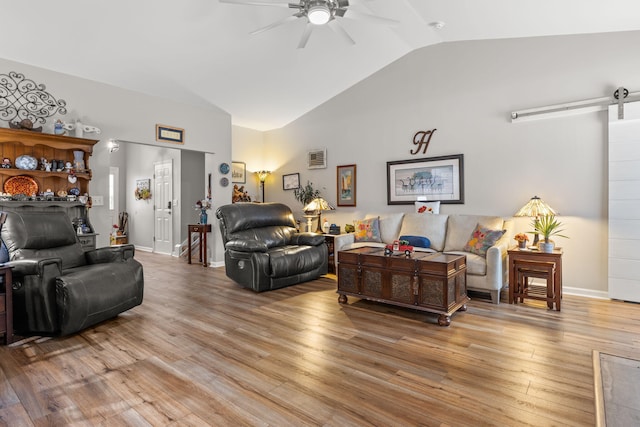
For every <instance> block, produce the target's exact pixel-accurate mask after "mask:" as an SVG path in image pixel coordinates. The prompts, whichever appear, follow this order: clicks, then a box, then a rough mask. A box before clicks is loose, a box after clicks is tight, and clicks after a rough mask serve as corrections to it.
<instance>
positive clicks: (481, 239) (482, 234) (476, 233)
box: [463, 224, 507, 256]
mask: <svg viewBox="0 0 640 427" xmlns="http://www.w3.org/2000/svg"><path fill="white" fill-rule="evenodd" d="M506 231H507V230H490V229H488V228H485V227H483V226H481V225H480V224H478V225H476V228H475V230H473V233H471V237H470V238H469V241H468V242H467V244H466V245H465V247H464V249H463V250H464V251H465V252H471V253H472V254H477V255H482V256H486V255H487V250H489V248H490V247H491V246H493V245H495V244H496V242H497V241H498V240H499V239H500V238H501V237H502V235H503V234H504V233H505V232H506Z"/></svg>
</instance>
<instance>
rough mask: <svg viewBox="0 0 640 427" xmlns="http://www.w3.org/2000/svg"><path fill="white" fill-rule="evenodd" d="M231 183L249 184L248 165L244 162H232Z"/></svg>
mask: <svg viewBox="0 0 640 427" xmlns="http://www.w3.org/2000/svg"><path fill="white" fill-rule="evenodd" d="M231 182H233V183H234V184H245V183H246V182H247V165H246V164H245V163H244V162H231Z"/></svg>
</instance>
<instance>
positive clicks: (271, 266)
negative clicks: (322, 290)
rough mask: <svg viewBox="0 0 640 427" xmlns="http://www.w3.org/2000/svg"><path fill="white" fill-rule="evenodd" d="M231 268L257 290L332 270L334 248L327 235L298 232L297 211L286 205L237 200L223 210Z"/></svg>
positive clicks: (229, 272) (219, 215)
mask: <svg viewBox="0 0 640 427" xmlns="http://www.w3.org/2000/svg"><path fill="white" fill-rule="evenodd" d="M216 217H217V218H218V219H219V220H220V231H221V233H222V241H223V242H224V245H225V254H224V261H225V271H226V273H227V276H228V277H229V278H231V279H233V280H235V281H236V282H238V283H239V284H240V285H242V286H244V287H246V288H249V289H252V290H254V291H256V292H262V291H268V290H272V289H278V288H282V287H285V286H290V285H295V284H297V283H301V282H305V281H308V280H313V279H316V278H318V277H320V276H321V275H323V274H327V268H328V260H329V258H328V249H327V245H326V244H325V238H324V236H323V235H321V234H315V233H298V232H297V231H296V223H295V220H294V218H293V213H292V212H291V209H289V207H288V206H286V205H283V204H281V203H235V204H231V205H225V206H221V207H219V208H218V210H217V211H216Z"/></svg>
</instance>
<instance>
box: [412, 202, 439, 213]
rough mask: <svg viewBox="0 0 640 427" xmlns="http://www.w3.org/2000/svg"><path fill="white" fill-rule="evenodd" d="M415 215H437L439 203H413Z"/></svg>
mask: <svg viewBox="0 0 640 427" xmlns="http://www.w3.org/2000/svg"><path fill="white" fill-rule="evenodd" d="M415 207H416V213H424V214H439V213H440V201H437V202H415Z"/></svg>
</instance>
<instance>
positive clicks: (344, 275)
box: [338, 247, 469, 326]
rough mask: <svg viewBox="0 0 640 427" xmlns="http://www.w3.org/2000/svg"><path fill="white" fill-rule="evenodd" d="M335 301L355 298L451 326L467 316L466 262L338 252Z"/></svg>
mask: <svg viewBox="0 0 640 427" xmlns="http://www.w3.org/2000/svg"><path fill="white" fill-rule="evenodd" d="M338 261H339V262H338V294H340V296H339V298H338V302H340V303H341V304H344V303H346V302H347V296H348V295H350V296H354V297H356V298H362V299H367V300H372V301H377V302H383V303H387V304H393V305H397V306H401V307H406V308H413V309H415V310H421V311H427V312H430V313H436V314H439V317H438V324H439V325H440V326H449V325H450V324H451V315H452V314H453V313H455V312H456V311H458V310H460V311H466V309H467V301H469V298H468V297H467V283H466V281H467V265H466V264H467V258H466V257H465V256H464V255H453V254H443V253H431V252H414V253H413V254H411V256H409V257H407V256H405V255H404V253H397V254H393V255H389V256H387V255H385V254H384V249H383V248H374V247H364V248H356V249H350V250H347V251H339V252H338Z"/></svg>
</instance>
